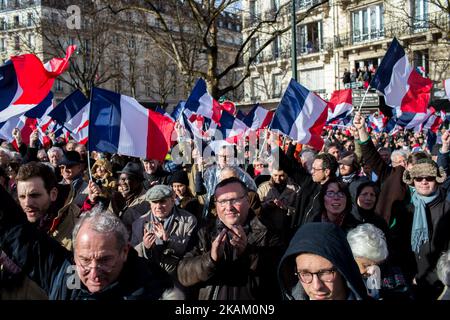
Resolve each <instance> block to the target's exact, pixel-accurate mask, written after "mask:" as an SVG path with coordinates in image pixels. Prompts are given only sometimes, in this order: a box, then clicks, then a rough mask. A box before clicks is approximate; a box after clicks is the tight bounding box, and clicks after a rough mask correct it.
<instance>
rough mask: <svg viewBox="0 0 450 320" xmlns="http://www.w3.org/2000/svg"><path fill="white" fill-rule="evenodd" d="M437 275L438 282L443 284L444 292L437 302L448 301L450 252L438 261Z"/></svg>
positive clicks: (449, 293) (445, 253) (449, 291)
mask: <svg viewBox="0 0 450 320" xmlns="http://www.w3.org/2000/svg"><path fill="white" fill-rule="evenodd" d="M436 270H437V275H438V278H439V280H440V281H441V282H442V283H443V284H444V286H445V287H444V290H443V291H442V293H441V295H440V296H439V298H438V300H450V290H449V289H448V288H449V286H450V250H447V251H446V252H444V253H443V254H442V255H441V257H440V258H439V260H438V263H437V266H436Z"/></svg>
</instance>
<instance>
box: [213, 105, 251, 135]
mask: <svg viewBox="0 0 450 320" xmlns="http://www.w3.org/2000/svg"><path fill="white" fill-rule="evenodd" d="M219 125H220V126H218V127H216V130H218V131H220V133H221V138H222V139H223V140H226V141H227V142H229V143H237V139H239V138H240V137H242V136H243V135H244V134H245V132H246V131H247V130H248V127H247V126H246V124H245V123H244V122H242V121H241V120H239V119H238V118H235V117H234V116H233V115H232V114H230V113H229V112H228V111H225V110H224V111H222V115H221V117H220V121H219ZM213 126H214V124H211V127H213Z"/></svg>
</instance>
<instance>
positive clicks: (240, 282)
mask: <svg viewBox="0 0 450 320" xmlns="http://www.w3.org/2000/svg"><path fill="white" fill-rule="evenodd" d="M214 197H215V205H216V212H217V217H215V218H211V219H210V221H209V223H208V225H206V226H204V227H202V228H201V229H200V230H199V232H198V238H199V239H198V242H197V244H196V245H195V247H194V249H193V250H191V251H190V252H188V253H187V254H186V255H185V256H184V258H183V260H182V261H180V263H179V265H178V280H179V281H180V283H181V284H182V285H184V286H186V287H193V288H194V286H195V287H197V288H199V292H198V295H197V296H196V297H193V298H194V299H200V300H249V299H250V300H253V299H261V298H264V299H269V298H268V297H272V298H274V299H276V298H279V296H278V294H277V292H278V291H277V285H276V278H275V277H274V274H275V271H276V262H275V261H277V256H276V253H277V252H276V250H277V249H278V248H277V247H275V246H272V242H271V239H272V237H271V236H270V235H269V232H268V230H267V228H266V226H265V225H264V224H263V223H262V222H261V221H260V220H259V219H258V218H257V217H256V216H255V214H254V212H253V211H252V210H251V208H250V205H249V200H248V194H247V187H246V185H245V183H243V182H242V181H241V180H239V179H238V178H236V177H232V178H228V179H225V180H223V181H221V182H219V183H218V185H217V187H216V189H215V192H214Z"/></svg>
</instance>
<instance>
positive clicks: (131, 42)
mask: <svg viewBox="0 0 450 320" xmlns="http://www.w3.org/2000/svg"><path fill="white" fill-rule="evenodd" d="M135 47H136V40H134V39H133V38H131V39H129V40H128V48H129V49H134V48H135Z"/></svg>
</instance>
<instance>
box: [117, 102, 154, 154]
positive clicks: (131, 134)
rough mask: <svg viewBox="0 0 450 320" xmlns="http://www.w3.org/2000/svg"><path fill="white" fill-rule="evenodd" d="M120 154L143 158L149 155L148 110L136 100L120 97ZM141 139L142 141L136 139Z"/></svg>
mask: <svg viewBox="0 0 450 320" xmlns="http://www.w3.org/2000/svg"><path fill="white" fill-rule="evenodd" d="M120 109H121V121H120V136H119V143H118V146H117V149H118V150H117V152H118V153H119V154H126V155H129V156H133V157H139V158H143V157H145V156H146V155H147V135H148V118H149V116H148V110H147V109H145V108H144V107H143V106H141V105H140V104H139V103H138V102H137V101H136V100H135V99H133V98H131V97H127V96H123V95H121V96H120ZM136 137H140V138H141V139H138V140H137V139H136Z"/></svg>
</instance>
